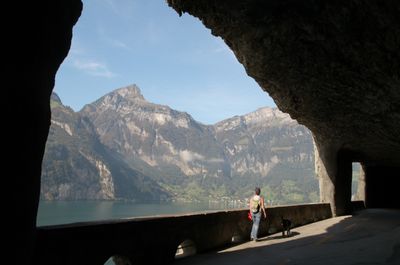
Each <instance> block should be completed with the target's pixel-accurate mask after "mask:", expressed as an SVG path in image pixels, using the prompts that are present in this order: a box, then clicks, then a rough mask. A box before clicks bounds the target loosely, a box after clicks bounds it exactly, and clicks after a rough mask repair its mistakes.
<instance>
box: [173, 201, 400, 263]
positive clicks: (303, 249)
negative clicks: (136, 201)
mask: <svg viewBox="0 0 400 265" xmlns="http://www.w3.org/2000/svg"><path fill="white" fill-rule="evenodd" d="M174 264H178V265H186V264H187V265H189V264H190V265H199V264H202V265H236V264H237V265H246V264H254V265H255V264H265V265H275V264H276V265H286V264H296V265H314V264H315V265H321V264H322V265H347V264H352V265H373V264H390V265H400V210H386V209H368V210H363V211H360V212H357V213H355V214H354V215H352V216H350V215H349V216H340V217H335V218H331V219H327V220H323V221H320V222H316V223H313V224H309V225H305V226H302V227H297V228H294V229H292V235H291V236H290V237H282V234H281V233H279V234H273V235H270V236H268V237H265V238H261V241H259V242H246V243H243V244H240V245H236V246H233V247H231V248H229V249H225V250H223V251H218V252H211V253H205V254H198V255H195V256H191V257H187V258H183V259H180V260H176V261H175V263H174Z"/></svg>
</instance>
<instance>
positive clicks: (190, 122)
mask: <svg viewBox="0 0 400 265" xmlns="http://www.w3.org/2000/svg"><path fill="white" fill-rule="evenodd" d="M51 110H52V119H51V128H50V133H49V136H48V141H47V145H46V152H45V156H44V161H43V170H42V190H41V197H42V199H45V200H77V199H101V200H120V199H122V200H134V201H140V202H148V201H169V200H182V201H201V200H223V199H238V200H239V199H243V198H245V197H248V196H249V195H250V194H251V193H252V192H253V190H254V187H255V186H260V187H261V188H262V191H263V193H265V195H266V197H267V199H268V200H269V201H270V202H275V203H280V204H283V203H299V202H314V201H317V200H318V183H317V180H316V178H315V173H314V154H313V152H314V149H313V142H312V136H311V133H310V131H309V130H308V129H307V128H306V127H304V126H302V125H299V124H298V123H297V122H296V121H295V120H292V119H291V118H290V116H289V115H288V114H285V113H282V112H281V111H279V110H278V109H276V108H268V107H265V108H260V109H258V110H256V111H254V112H251V113H248V114H246V115H243V116H235V117H232V118H229V119H226V120H223V121H220V122H218V123H216V124H214V125H205V124H202V123H200V122H197V121H196V120H194V119H193V118H192V117H191V116H190V115H189V114H188V113H186V112H181V111H177V110H173V109H171V108H170V107H168V106H164V105H159V104H154V103H151V102H148V101H147V100H146V99H145V98H144V97H143V95H142V94H141V91H140V89H139V88H138V87H137V86H136V85H130V86H127V87H124V88H120V89H116V90H114V91H112V92H110V93H108V94H107V95H105V96H103V97H101V98H99V99H98V100H96V101H95V102H93V103H91V104H87V105H85V106H84V107H83V108H82V110H80V111H78V112H75V111H73V110H72V109H71V108H69V107H68V106H64V105H63V104H62V102H61V100H60V98H59V97H58V96H57V95H56V94H55V93H53V95H52V98H51Z"/></svg>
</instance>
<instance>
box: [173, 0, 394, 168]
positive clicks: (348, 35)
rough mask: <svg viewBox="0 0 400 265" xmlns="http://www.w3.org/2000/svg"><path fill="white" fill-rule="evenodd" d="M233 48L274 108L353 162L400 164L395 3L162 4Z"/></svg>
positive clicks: (268, 0) (217, 0) (203, 0)
mask: <svg viewBox="0 0 400 265" xmlns="http://www.w3.org/2000/svg"><path fill="white" fill-rule="evenodd" d="M168 4H169V5H170V6H171V7H173V8H174V9H175V10H176V11H177V12H178V13H179V14H180V15H181V14H182V13H183V12H187V13H189V14H191V15H193V16H195V17H198V18H199V19H200V20H201V21H202V22H203V24H204V25H205V26H206V27H208V28H210V29H211V33H212V34H213V35H216V36H220V37H222V38H223V39H224V41H225V42H226V44H227V45H228V46H229V47H230V48H231V49H232V50H233V52H234V53H235V55H236V57H237V59H238V60H239V62H240V63H241V64H243V66H244V67H245V69H246V71H247V74H248V75H249V76H251V77H253V78H254V79H255V80H256V81H257V82H258V84H259V85H260V86H261V88H262V89H264V90H265V91H267V92H268V93H269V94H270V96H271V97H272V98H273V99H274V100H275V102H276V104H277V106H278V107H279V109H281V110H282V111H284V112H287V113H289V114H290V115H291V117H292V118H294V119H296V120H298V121H299V122H300V123H302V124H304V125H305V126H307V127H308V128H309V129H311V130H312V131H313V134H314V137H315V140H316V142H317V145H318V143H320V144H324V145H332V146H335V148H337V149H346V150H349V151H350V152H351V153H353V154H354V156H353V158H352V159H353V160H360V161H363V162H364V163H367V164H368V163H370V164H380V165H394V166H399V165H400V162H399V161H400V129H399V126H400V89H399V88H400V71H399V69H400V49H399V47H400V16H399V15H398V14H399V13H400V2H397V1H384V2H383V1H378V0H364V1H355V0H354V1H349V0H346V1H337V0H335V1H334V0H331V1H317V0H315V1H294V0H286V1H274V0H264V1H260V0H241V1H232V0H168Z"/></svg>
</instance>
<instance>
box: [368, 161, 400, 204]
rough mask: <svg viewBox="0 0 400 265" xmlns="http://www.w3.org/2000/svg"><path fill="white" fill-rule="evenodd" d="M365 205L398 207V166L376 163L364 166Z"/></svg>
mask: <svg viewBox="0 0 400 265" xmlns="http://www.w3.org/2000/svg"><path fill="white" fill-rule="evenodd" d="M364 171H365V206H366V207H367V208H379V207H384V208H400V199H399V194H398V191H399V188H398V185H397V184H396V180H399V179H400V167H388V166H377V165H366V166H364Z"/></svg>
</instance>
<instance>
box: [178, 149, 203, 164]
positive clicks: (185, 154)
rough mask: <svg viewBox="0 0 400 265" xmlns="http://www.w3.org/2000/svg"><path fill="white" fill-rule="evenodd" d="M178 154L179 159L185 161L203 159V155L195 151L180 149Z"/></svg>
mask: <svg viewBox="0 0 400 265" xmlns="http://www.w3.org/2000/svg"><path fill="white" fill-rule="evenodd" d="M179 156H180V158H181V160H183V161H184V162H185V163H188V162H191V161H194V160H204V156H202V155H200V154H198V153H196V152H191V151H189V150H182V151H179Z"/></svg>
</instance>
